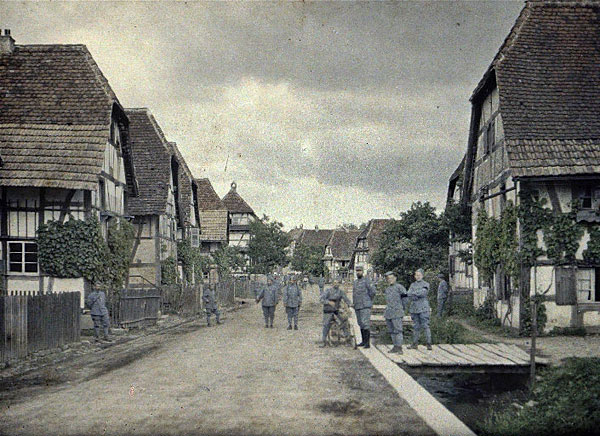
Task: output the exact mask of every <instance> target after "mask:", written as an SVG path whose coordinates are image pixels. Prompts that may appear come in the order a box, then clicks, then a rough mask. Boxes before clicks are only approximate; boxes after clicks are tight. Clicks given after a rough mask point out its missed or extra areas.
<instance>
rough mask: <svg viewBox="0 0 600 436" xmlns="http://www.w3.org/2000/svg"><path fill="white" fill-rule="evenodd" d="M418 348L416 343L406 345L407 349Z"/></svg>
mask: <svg viewBox="0 0 600 436" xmlns="http://www.w3.org/2000/svg"><path fill="white" fill-rule="evenodd" d="M418 348H419V346H418V345H417V344H412V345H409V346H408V349H409V350H417V349H418Z"/></svg>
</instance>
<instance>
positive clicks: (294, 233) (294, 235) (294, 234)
mask: <svg viewBox="0 0 600 436" xmlns="http://www.w3.org/2000/svg"><path fill="white" fill-rule="evenodd" d="M303 231H304V229H303V228H301V227H296V228H294V229H291V230H290V231H289V232H288V237H289V238H290V241H298V240H299V239H300V237H301V236H302V232H303Z"/></svg>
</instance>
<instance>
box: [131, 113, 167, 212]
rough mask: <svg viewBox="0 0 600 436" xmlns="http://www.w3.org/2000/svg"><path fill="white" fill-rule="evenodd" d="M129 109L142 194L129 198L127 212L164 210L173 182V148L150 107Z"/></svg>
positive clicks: (134, 155) (134, 154)
mask: <svg viewBox="0 0 600 436" xmlns="http://www.w3.org/2000/svg"><path fill="white" fill-rule="evenodd" d="M126 113H127V116H128V117H129V121H130V124H129V132H130V138H131V145H132V148H133V162H134V164H135V167H136V171H137V179H138V185H139V196H138V197H135V198H130V199H129V202H128V209H129V210H128V213H130V214H131V215H161V214H164V213H165V212H166V208H167V199H168V194H169V185H170V183H171V153H172V150H171V148H170V146H169V144H168V142H167V140H166V139H165V136H164V134H163V132H162V130H161V128H160V126H159V125H158V123H157V122H156V120H155V119H154V117H153V116H152V113H151V112H150V111H149V110H148V109H146V108H139V109H126Z"/></svg>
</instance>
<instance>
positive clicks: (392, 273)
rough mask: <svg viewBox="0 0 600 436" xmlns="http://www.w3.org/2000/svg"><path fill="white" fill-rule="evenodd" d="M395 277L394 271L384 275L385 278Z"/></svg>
mask: <svg viewBox="0 0 600 436" xmlns="http://www.w3.org/2000/svg"><path fill="white" fill-rule="evenodd" d="M395 275H396V273H395V272H394V271H388V272H386V273H385V276H386V277H387V276H395Z"/></svg>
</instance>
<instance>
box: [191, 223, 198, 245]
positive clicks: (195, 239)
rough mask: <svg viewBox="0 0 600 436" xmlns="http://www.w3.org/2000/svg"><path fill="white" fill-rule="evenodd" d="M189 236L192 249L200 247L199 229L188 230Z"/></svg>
mask: <svg viewBox="0 0 600 436" xmlns="http://www.w3.org/2000/svg"><path fill="white" fill-rule="evenodd" d="M190 236H191V244H192V247H194V248H198V247H199V246H200V229H198V228H197V227H192V228H191V229H190Z"/></svg>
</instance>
